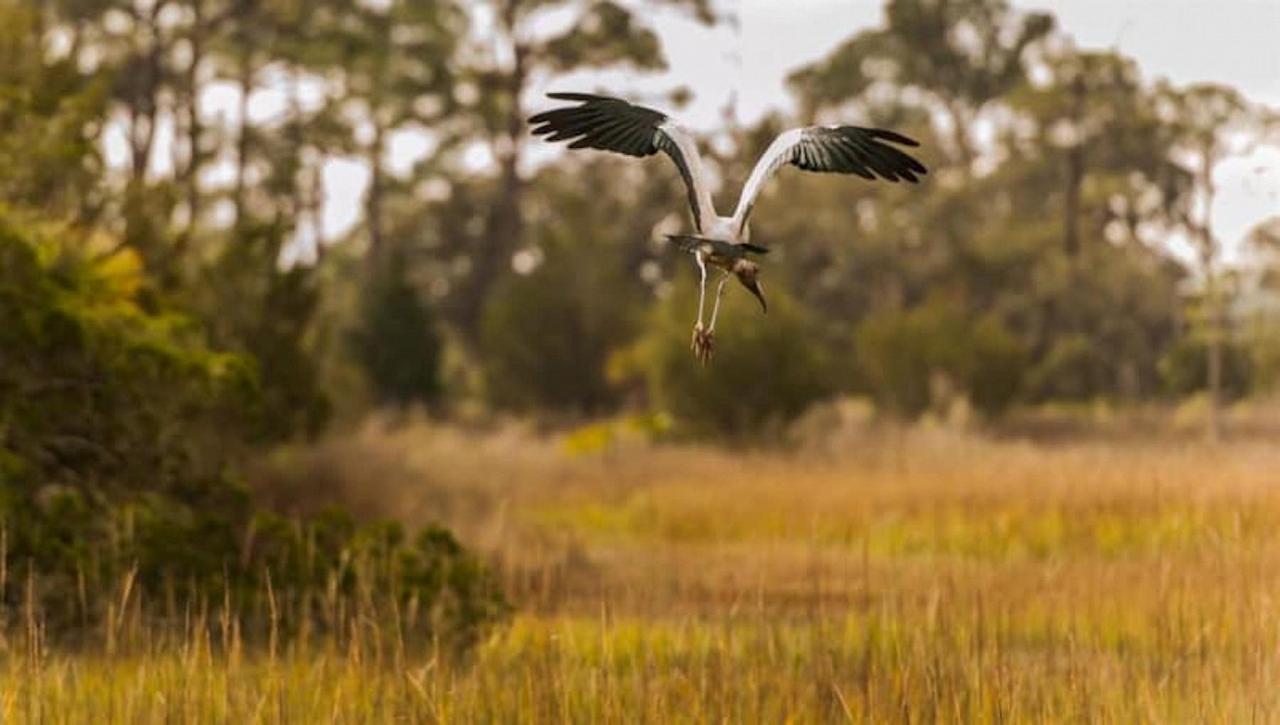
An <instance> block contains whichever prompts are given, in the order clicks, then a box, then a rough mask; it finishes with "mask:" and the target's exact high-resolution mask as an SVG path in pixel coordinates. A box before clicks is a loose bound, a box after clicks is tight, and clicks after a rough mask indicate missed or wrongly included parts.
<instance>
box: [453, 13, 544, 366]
mask: <svg viewBox="0 0 1280 725" xmlns="http://www.w3.org/2000/svg"><path fill="white" fill-rule="evenodd" d="M516 5H517V3H516V2H509V3H508V4H507V6H506V11H505V13H504V17H503V23H504V26H505V27H504V30H505V31H506V32H507V34H508V36H509V37H510V38H512V41H511V44H512V54H513V57H514V63H513V65H512V68H511V72H510V73H509V74H508V75H507V77H506V78H505V79H504V80H505V84H504V85H505V89H504V90H505V92H506V96H507V114H506V118H505V119H504V121H505V123H504V124H503V128H502V131H501V134H500V135H499V136H498V137H497V138H496V139H495V144H494V145H495V146H496V147H497V148H498V152H499V154H498V155H499V158H498V166H499V180H498V197H497V199H495V200H494V204H493V207H492V210H491V212H490V214H489V220H488V224H487V225H486V226H487V228H486V230H485V234H484V238H483V239H482V240H481V244H480V249H478V250H476V254H475V255H473V256H472V272H471V278H470V280H469V283H468V285H467V287H466V289H465V292H464V293H463V294H462V295H461V299H460V300H459V302H460V304H459V309H458V313H459V314H458V316H459V323H460V328H461V330H462V331H463V334H464V335H465V336H466V337H468V338H469V339H470V341H471V342H472V343H475V342H476V341H477V340H478V338H479V328H480V320H481V318H482V316H483V314H484V305H485V302H486V300H487V299H488V295H489V292H490V291H491V290H492V289H493V286H494V284H495V283H496V282H497V281H498V279H499V277H500V276H501V274H502V272H503V270H504V269H505V268H506V267H507V266H509V264H510V259H511V254H512V252H513V251H514V250H515V249H516V248H517V247H518V246H519V244H520V241H521V239H522V238H523V236H524V216H523V204H522V201H523V197H524V180H523V179H521V178H520V160H521V156H522V153H521V152H522V150H523V147H524V146H523V143H522V139H523V137H524V134H525V125H524V110H523V108H522V107H521V105H520V96H521V94H522V92H523V91H524V86H525V83H526V82H527V80H528V69H527V64H526V61H527V55H528V49H527V48H525V47H524V46H523V45H521V44H520V43H518V42H517V41H516V40H515V20H516V19H515V9H516Z"/></svg>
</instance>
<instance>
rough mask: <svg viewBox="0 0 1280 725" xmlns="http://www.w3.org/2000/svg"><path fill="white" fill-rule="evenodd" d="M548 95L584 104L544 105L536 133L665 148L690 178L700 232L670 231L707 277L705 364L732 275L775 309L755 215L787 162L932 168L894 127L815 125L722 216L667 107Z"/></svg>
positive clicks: (902, 175)
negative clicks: (711, 271)
mask: <svg viewBox="0 0 1280 725" xmlns="http://www.w3.org/2000/svg"><path fill="white" fill-rule="evenodd" d="M547 97H548V98H551V99H553V100H557V101H571V102H576V103H577V104H578V105H575V106H567V107H560V108H555V109H552V110H549V111H544V112H542V113H539V114H537V115H535V116H532V117H531V118H530V119H529V123H530V125H531V126H533V134H534V135H535V136H543V137H545V138H546V140H547V141H570V144H569V148H571V149H583V148H590V149H601V150H604V151H613V152H616V153H621V154H626V155H628V156H636V157H645V156H652V155H653V154H656V153H657V152H659V151H661V152H663V153H665V154H666V155H667V156H669V157H670V158H671V160H672V161H674V162H675V165H676V168H677V169H679V171H680V176H681V177H682V178H683V179H684V183H685V187H686V189H687V191H688V195H689V208H690V210H691V211H692V212H693V226H694V231H695V232H696V233H695V234H673V235H667V238H668V240H670V241H671V242H672V243H673V244H674V245H675V246H676V247H678V248H679V249H681V250H683V251H685V252H688V253H689V254H691V255H693V258H694V262H695V263H696V264H697V266H698V272H699V274H700V275H701V282H700V285H699V288H698V290H699V291H698V320H697V322H696V323H695V324H694V327H693V340H692V344H691V347H692V348H693V352H694V354H695V355H697V357H698V359H699V360H701V361H702V363H703V364H704V365H706V364H707V363H709V362H710V361H711V356H712V353H713V352H714V349H715V329H716V317H717V315H718V314H719V312H720V298H721V297H723V296H724V288H725V283H726V282H727V281H728V280H729V277H730V276H734V277H737V279H738V281H739V282H740V283H741V284H742V286H743V287H745V288H746V289H747V290H748V291H750V292H751V294H753V295H755V297H756V299H757V300H759V301H760V308H761V309H762V310H763V311H764V312H765V313H768V311H769V303H768V302H767V301H766V300H765V297H764V286H763V285H762V284H761V282H760V266H759V265H758V264H757V263H756V262H755V261H753V260H752V259H751V255H761V254H766V253H768V251H769V250H768V249H766V248H765V247H760V246H757V245H754V244H751V227H750V223H749V222H750V217H751V209H752V207H754V206H755V203H756V199H757V198H758V197H759V196H760V190H761V188H762V187H763V186H764V185H765V182H767V181H768V180H769V179H770V178H772V177H773V175H774V174H775V173H777V171H778V170H779V169H781V168H782V167H783V166H786V165H788V164H790V165H792V166H798V167H799V168H801V169H803V170H805V171H816V172H820V173H838V174H854V175H857V176H861V177H862V178H864V179H867V180H869V181H874V180H876V179H884V180H885V181H892V182H898V181H909V182H911V183H916V182H917V181H918V180H919V177H920V176H923V175H925V174H927V173H928V170H927V169H925V167H924V164H921V163H920V162H919V161H917V160H916V159H914V158H912V157H911V156H910V155H908V154H907V153H905V152H904V151H902V150H900V149H898V148H897V147H896V146H893V145H891V144H898V145H901V146H910V147H914V146H919V144H918V143H916V142H915V141H914V140H912V139H910V138H907V137H906V136H903V135H902V134H900V133H896V132H894V131H887V130H885V129H879V128H862V127H859V126H808V127H804V128H795V129H791V130H790V131H786V132H784V133H782V134H781V135H779V136H778V137H777V138H776V139H775V140H774V141H773V143H772V144H770V145H769V148H768V149H767V150H766V151H765V152H764V155H763V156H761V157H760V160H759V161H758V162H756V166H755V168H754V169H752V171H751V176H750V177H748V178H747V183H746V185H745V186H744V187H743V188H742V195H741V196H740V197H739V198H738V206H737V208H736V209H735V210H734V212H733V215H732V216H720V214H718V213H717V212H716V209H715V205H714V204H713V203H712V201H711V191H710V189H709V188H708V185H707V177H706V172H705V171H704V169H703V166H702V156H701V155H700V154H699V153H698V145H697V142H696V140H695V139H694V137H693V134H692V133H690V132H689V130H688V129H686V128H684V127H683V126H681V125H680V124H678V123H676V122H675V121H673V120H672V119H671V117H670V116H668V115H667V114H665V113H662V112H661V111H655V110H653V109H652V108H645V107H644V106H637V105H635V104H632V103H629V102H627V101H624V100H622V99H619V98H610V97H608V96H597V95H592V94H588V93H549V94H547ZM707 267H714V268H716V269H718V270H719V271H720V273H721V276H720V282H719V286H718V287H717V288H716V299H715V305H714V306H713V307H712V310H711V320H710V324H709V325H707V326H704V325H703V309H704V306H705V301H706V292H707Z"/></svg>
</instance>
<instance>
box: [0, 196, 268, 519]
mask: <svg viewBox="0 0 1280 725" xmlns="http://www.w3.org/2000/svg"><path fill="white" fill-rule="evenodd" d="M20 222H21V218H20V217H17V216H15V215H13V214H9V213H4V212H3V211H0V259H3V264H0V316H3V319H5V321H6V323H5V325H3V326H2V327H0V350H4V355H3V357H0V447H2V448H3V450H4V451H5V452H6V454H7V458H8V460H9V465H8V466H7V467H8V468H9V469H10V470H11V471H13V470H16V471H17V472H18V473H17V476H16V477H15V478H11V479H10V482H15V481H24V482H25V483H24V486H25V487H24V489H23V490H24V491H25V494H24V495H26V496H35V495H36V494H37V493H38V485H39V484H43V483H57V484H58V485H60V486H64V487H71V488H74V489H75V490H77V491H79V492H81V494H83V495H85V496H87V497H90V498H93V497H99V496H107V495H116V494H133V493H138V492H140V491H144V490H146V491H161V492H165V493H169V494H173V495H181V496H183V497H184V499H185V500H187V501H189V502H191V503H196V502H197V500H198V498H199V492H200V491H201V490H202V489H204V488H205V487H212V486H215V485H216V484H217V483H218V482H220V481H221V478H222V476H223V474H224V463H223V461H224V459H225V456H224V455H223V454H224V452H225V451H226V450H227V449H228V447H233V446H235V445H236V444H237V439H236V434H235V433H234V431H237V430H239V429H241V428H243V427H244V426H246V425H249V424H250V422H251V416H250V415H249V411H251V410H252V408H253V405H254V401H255V399H256V385H255V382H254V377H253V374H252V365H251V364H250V363H249V362H248V361H246V360H245V359H243V358H241V357H237V356H233V355H227V354H223V353H218V352H214V351H211V350H209V349H208V348H206V347H205V346H204V344H203V343H202V341H201V335H200V334H199V331H198V327H197V326H195V325H194V324H193V323H192V322H191V320H189V319H188V318H185V317H183V316H181V315H179V314H175V313H172V312H159V313H157V312H153V311H150V310H148V309H146V308H144V307H143V305H142V303H141V300H140V299H139V297H138V293H139V290H140V289H141V288H142V286H143V284H144V281H143V277H142V273H141V269H140V264H139V262H138V260H137V258H136V257H135V256H134V255H132V254H131V253H129V252H127V251H125V252H120V253H117V254H115V255H113V256H110V257H107V258H104V259H101V260H96V261H95V260H90V259H87V258H85V257H83V256H81V255H79V254H77V253H75V252H73V251H70V246H71V245H70V244H69V242H71V241H72V240H74V236H73V235H71V234H70V233H69V232H66V231H59V230H54V229H52V228H48V229H46V230H44V231H37V232H30V231H25V230H23V229H22V228H21V227H19V224H20Z"/></svg>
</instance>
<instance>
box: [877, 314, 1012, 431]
mask: <svg viewBox="0 0 1280 725" xmlns="http://www.w3.org/2000/svg"><path fill="white" fill-rule="evenodd" d="M856 342H857V350H858V352H857V356H858V360H859V363H860V366H861V368H862V370H863V373H864V375H865V376H866V378H867V381H868V383H869V385H870V387H871V390H872V392H873V393H874V394H875V395H876V397H877V398H878V399H879V401H880V403H881V405H883V406H884V407H887V408H889V409H892V410H895V411H897V412H899V413H902V414H904V415H919V414H920V413H922V412H924V411H925V410H926V409H928V407H929V406H930V404H931V403H933V402H935V401H933V399H932V398H933V393H934V391H933V390H932V385H933V383H932V380H933V377H934V376H935V375H939V374H940V375H944V376H945V377H946V379H947V380H948V381H950V383H951V384H952V385H954V386H955V387H956V388H957V389H959V390H960V391H962V392H964V393H965V394H967V395H968V397H969V400H970V401H971V402H972V403H973V405H974V407H975V408H977V409H978V410H980V411H982V412H983V413H985V414H987V415H998V414H999V413H1000V412H1002V411H1003V410H1004V409H1005V408H1007V407H1008V406H1009V405H1010V404H1011V403H1012V402H1013V401H1014V399H1015V398H1016V397H1017V395H1018V392H1019V390H1020V387H1021V384H1022V377H1023V374H1024V369H1025V367H1026V353H1025V351H1024V350H1023V348H1022V345H1021V344H1020V343H1019V342H1018V340H1017V339H1016V338H1014V337H1013V335H1012V334H1011V333H1010V332H1009V331H1008V330H1006V329H1005V328H1004V326H1003V325H1002V324H1001V323H1000V321H999V320H997V319H996V318H994V317H982V318H979V319H976V320H975V319H970V318H968V317H966V316H965V315H964V314H963V313H962V312H961V311H960V310H959V309H958V308H957V307H955V306H953V305H949V304H947V303H946V302H945V301H943V300H934V301H932V302H930V303H928V304H925V305H922V306H920V307H916V308H914V309H910V310H905V311H892V312H881V313H877V314H874V315H871V316H870V317H868V318H867V319H866V320H865V321H863V322H862V324H861V325H859V326H858V329H857V332H856Z"/></svg>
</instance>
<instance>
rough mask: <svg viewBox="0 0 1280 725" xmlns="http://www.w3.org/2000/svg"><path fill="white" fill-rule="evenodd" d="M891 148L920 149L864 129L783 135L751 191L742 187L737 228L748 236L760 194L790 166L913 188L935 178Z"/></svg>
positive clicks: (750, 183) (755, 174) (751, 181)
mask: <svg viewBox="0 0 1280 725" xmlns="http://www.w3.org/2000/svg"><path fill="white" fill-rule="evenodd" d="M891 143H894V144H901V145H903V146H919V145H920V144H918V143H916V141H914V140H913V139H910V138H907V137H906V136H903V135H902V134H900V133H895V132H893V131H886V130H884V129H880V128H861V127H859V126H809V127H808V128H796V129H792V130H790V131H787V132H785V133H783V134H781V135H780V136H778V138H776V139H774V141H773V143H772V144H770V145H769V148H768V149H767V150H766V151H765V152H764V155H763V156H761V157H760V160H759V161H758V162H756V167H755V168H754V169H752V171H751V176H750V178H748V179H747V183H746V186H744V187H743V188H742V196H741V197H740V198H739V199H738V208H737V209H736V210H735V211H734V213H733V226H734V229H736V230H737V231H738V232H739V233H741V232H742V228H743V227H744V226H745V225H746V223H747V217H749V216H750V215H751V208H752V207H754V206H755V203H756V199H757V198H758V197H759V196H760V189H761V188H762V187H763V186H764V184H765V182H766V181H768V180H769V178H770V177H772V176H773V174H774V173H775V172H777V171H778V169H780V168H782V167H783V166H786V165H787V164H793V165H795V166H799V167H800V168H802V169H804V170H805V171H817V172H822V173H836V174H857V175H858V176H861V177H862V178H864V179H868V180H871V181H874V180H875V179H877V178H880V179H884V180H886V181H892V182H897V181H900V180H902V181H910V182H911V183H913V184H914V183H916V181H918V180H919V179H918V177H919V176H923V175H925V174H927V173H929V172H928V169H926V168H925V167H924V164H922V163H920V162H919V161H917V160H916V159H914V158H913V157H911V156H910V155H909V154H907V153H906V152H904V151H901V150H900V149H898V148H896V147H894V146H891V145H890V144H891Z"/></svg>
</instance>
